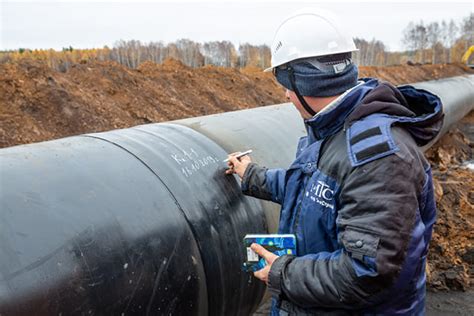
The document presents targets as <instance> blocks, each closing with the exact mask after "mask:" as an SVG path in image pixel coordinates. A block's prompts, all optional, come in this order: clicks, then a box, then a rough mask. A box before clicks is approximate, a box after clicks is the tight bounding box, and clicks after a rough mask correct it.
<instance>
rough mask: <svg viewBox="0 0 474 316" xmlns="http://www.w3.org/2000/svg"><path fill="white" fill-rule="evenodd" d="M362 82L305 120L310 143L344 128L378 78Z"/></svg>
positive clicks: (375, 84)
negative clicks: (346, 121) (350, 115)
mask: <svg viewBox="0 0 474 316" xmlns="http://www.w3.org/2000/svg"><path fill="white" fill-rule="evenodd" d="M361 80H362V83H360V84H358V85H357V86H355V87H354V88H352V89H350V90H348V91H346V92H345V93H344V94H343V95H341V96H340V97H339V98H337V99H336V100H334V101H333V102H331V103H330V104H328V105H327V106H326V107H325V108H324V109H323V110H322V111H320V112H318V113H317V114H316V115H315V116H313V117H312V118H310V119H308V120H305V126H306V131H307V132H308V145H310V144H312V143H314V142H316V141H318V140H321V139H324V138H326V137H328V136H330V135H332V134H334V133H336V132H337V131H338V130H340V129H341V128H342V126H343V125H344V121H345V120H346V118H347V117H348V116H349V114H350V113H351V112H352V111H353V110H354V109H355V108H356V107H357V106H358V105H359V103H360V101H361V100H362V99H363V98H364V97H365V95H366V94H367V93H368V92H370V91H371V90H372V89H374V88H375V87H376V86H377V85H378V80H377V79H371V78H370V79H361Z"/></svg>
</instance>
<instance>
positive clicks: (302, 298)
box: [268, 155, 425, 309]
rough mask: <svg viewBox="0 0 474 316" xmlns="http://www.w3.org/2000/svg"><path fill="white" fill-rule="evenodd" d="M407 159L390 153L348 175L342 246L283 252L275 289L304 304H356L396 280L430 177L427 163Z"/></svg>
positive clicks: (272, 279) (274, 273)
mask: <svg viewBox="0 0 474 316" xmlns="http://www.w3.org/2000/svg"><path fill="white" fill-rule="evenodd" d="M403 158H404V159H402V158H401V157H400V155H391V156H387V157H385V158H382V159H379V160H375V161H372V162H370V163H368V164H366V165H363V166H359V167H356V168H353V169H352V170H351V171H350V172H349V173H348V174H347V175H346V178H345V179H344V181H343V184H342V186H341V191H340V196H339V201H340V205H341V208H340V209H339V213H338V218H337V225H338V242H339V244H340V245H341V246H342V247H341V249H338V250H337V251H335V252H332V253H329V252H322V253H317V254H309V255H306V256H303V257H296V258H295V257H291V256H282V257H279V258H278V259H277V260H276V261H275V262H274V263H273V265H272V268H271V270H270V274H269V284H268V285H269V290H270V291H271V292H273V294H276V295H281V296H282V297H283V298H285V299H287V300H289V301H291V302H292V303H294V304H296V305H299V306H301V307H303V308H311V307H338V308H346V309H356V308H362V307H366V306H370V305H371V304H373V303H371V302H373V301H374V299H376V297H377V295H376V294H377V293H380V292H381V291H382V290H383V289H386V288H388V287H390V286H391V285H392V284H393V283H394V281H395V279H396V278H397V276H398V274H399V272H400V270H401V266H402V264H403V261H404V259H405V252H406V250H407V247H408V243H409V241H410V238H411V233H412V230H413V228H414V224H415V216H416V210H417V208H418V196H419V194H420V193H421V190H422V187H423V184H424V180H425V173H424V167H423V163H421V161H420V160H418V161H413V160H410V159H407V158H406V157H403ZM415 160H417V159H415ZM369 299H370V300H369Z"/></svg>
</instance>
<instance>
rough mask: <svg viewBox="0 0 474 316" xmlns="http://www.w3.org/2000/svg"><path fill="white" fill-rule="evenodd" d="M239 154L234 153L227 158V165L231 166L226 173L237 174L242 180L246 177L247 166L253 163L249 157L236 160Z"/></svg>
mask: <svg viewBox="0 0 474 316" xmlns="http://www.w3.org/2000/svg"><path fill="white" fill-rule="evenodd" d="M238 154H239V152H236V153H232V154H230V155H229V156H228V157H227V158H228V159H229V161H227V165H228V166H229V169H227V170H226V171H225V173H226V174H233V173H236V174H237V175H238V176H239V177H240V180H242V178H243V177H244V173H245V170H246V169H247V166H248V165H249V163H251V162H252V159H250V157H249V156H243V157H240V158H236V157H235V155H238Z"/></svg>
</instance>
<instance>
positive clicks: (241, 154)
mask: <svg viewBox="0 0 474 316" xmlns="http://www.w3.org/2000/svg"><path fill="white" fill-rule="evenodd" d="M251 153H252V149H249V150H247V151H244V152H243V153H240V154H237V155H235V156H234V157H235V158H240V157H243V156H247V155H248V154H251ZM227 161H229V158H227V159H226V160H224V162H227Z"/></svg>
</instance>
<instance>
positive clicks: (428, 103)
mask: <svg viewBox="0 0 474 316" xmlns="http://www.w3.org/2000/svg"><path fill="white" fill-rule="evenodd" d="M375 113H383V114H387V115H389V116H391V117H393V118H395V119H396V122H397V123H395V124H399V125H402V126H403V127H404V128H405V129H406V130H407V131H408V132H409V133H410V134H411V135H412V137H413V138H414V139H415V141H416V143H417V144H418V146H424V145H426V144H427V143H429V142H430V141H431V140H433V139H434V138H435V137H436V136H437V135H438V134H439V132H440V130H441V127H442V125H443V118H444V113H443V109H442V103H441V100H440V98H439V97H438V96H436V95H434V94H433V93H431V92H428V91H426V90H422V89H417V88H415V87H413V86H410V85H405V86H400V87H398V88H397V87H395V86H393V85H391V84H389V83H387V82H381V83H379V84H378V85H377V86H376V87H374V88H373V89H372V90H371V91H370V92H368V93H367V94H366V95H365V96H364V98H363V99H362V100H361V102H360V103H359V105H358V106H356V107H355V108H354V110H353V111H352V112H351V113H350V114H349V116H348V118H347V121H348V123H349V124H350V122H353V121H357V120H359V119H361V118H363V117H366V116H369V115H371V114H375Z"/></svg>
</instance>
